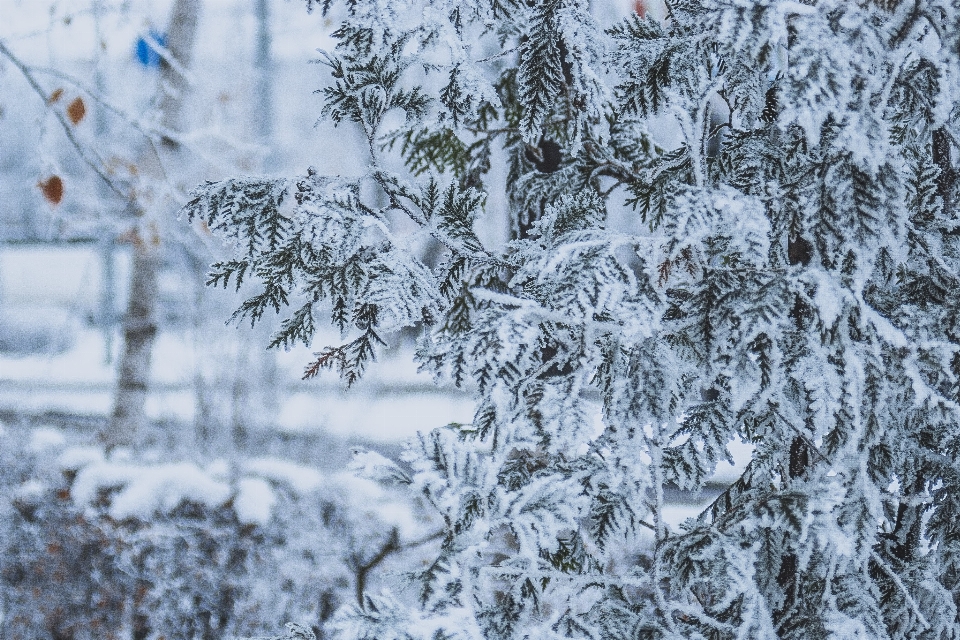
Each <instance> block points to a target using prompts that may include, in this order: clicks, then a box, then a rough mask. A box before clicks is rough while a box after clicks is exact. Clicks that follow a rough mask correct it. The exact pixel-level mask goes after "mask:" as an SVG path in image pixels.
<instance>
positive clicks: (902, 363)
mask: <svg viewBox="0 0 960 640" xmlns="http://www.w3.org/2000/svg"><path fill="white" fill-rule="evenodd" d="M308 4H309V5H319V6H321V7H322V10H323V11H342V12H343V14H342V15H343V16H344V21H343V23H342V24H341V26H340V28H339V29H338V30H337V32H336V34H335V37H336V39H337V46H336V50H335V51H332V52H328V53H327V54H325V61H326V64H327V65H328V67H329V70H330V73H331V75H332V78H333V82H332V84H331V85H329V86H328V87H327V88H325V89H323V94H324V96H325V99H326V102H325V106H324V109H323V112H324V114H325V115H326V116H327V117H329V118H331V119H332V120H333V121H335V122H337V123H341V124H345V125H353V126H357V127H358V128H359V129H360V130H361V131H362V133H363V135H364V137H365V139H366V141H367V143H368V151H369V166H368V168H367V171H366V172H364V173H363V174H362V175H356V176H324V175H319V174H318V173H317V172H316V171H314V170H309V171H307V173H306V175H303V176H299V177H296V178H292V179H267V178H234V179H230V180H225V181H221V182H216V183H208V184H205V185H202V186H200V187H198V188H197V189H196V190H195V191H194V193H193V197H192V199H191V201H190V202H189V203H188V204H187V205H186V207H185V209H184V211H185V213H186V215H187V216H188V217H190V218H193V219H197V218H199V219H202V220H203V221H204V222H205V223H206V224H207V225H208V226H209V227H210V228H211V229H213V230H214V231H217V232H220V233H221V234H222V235H223V236H224V237H225V238H226V239H227V240H228V241H230V242H232V243H233V245H234V247H235V249H236V252H235V255H234V256H233V257H232V259H230V260H226V261H223V262H221V263H218V264H216V265H214V267H213V272H212V274H211V283H212V284H214V285H224V286H227V285H230V284H239V283H240V281H247V282H248V283H249V282H251V281H252V282H253V283H255V284H256V285H257V286H258V287H259V289H258V291H257V292H256V294H255V295H253V296H252V297H250V298H249V299H248V300H247V301H246V302H245V303H244V304H242V306H241V307H240V308H239V309H238V311H237V312H236V315H237V317H239V318H242V319H250V320H252V321H254V322H256V321H257V320H259V319H260V318H261V317H262V315H263V314H264V313H265V312H269V311H276V312H279V313H281V314H283V316H284V322H283V325H282V328H281V330H280V331H279V332H278V333H277V334H276V336H275V337H274V339H273V341H272V344H273V346H289V345H291V344H293V343H301V342H302V343H304V344H307V345H309V344H311V343H312V340H313V338H314V335H315V329H316V325H317V323H319V322H321V320H322V319H324V318H325V317H326V318H328V319H329V320H330V321H331V322H332V323H333V324H334V325H335V326H337V327H339V329H340V330H341V332H342V333H343V339H342V344H336V345H332V346H328V347H325V348H322V349H321V350H319V351H318V352H317V353H316V355H315V359H314V361H313V362H312V363H310V364H309V365H308V366H307V368H306V370H305V377H311V376H314V375H316V374H317V373H318V372H319V371H321V370H323V369H331V370H334V371H336V372H338V373H339V374H340V376H341V377H342V378H343V379H344V380H345V381H346V382H347V383H348V384H349V383H352V382H354V381H356V380H357V379H358V378H359V377H360V376H361V375H362V374H363V372H364V370H365V368H366V367H367V366H369V365H370V363H371V362H373V360H374V359H375V356H376V353H377V352H378V350H379V349H380V348H381V346H382V345H383V343H385V342H386V341H387V340H389V339H390V336H391V335H392V334H393V332H395V331H397V330H400V329H402V328H404V327H415V328H417V329H419V330H420V331H422V340H421V343H420V351H419V360H420V362H421V363H422V364H423V366H424V367H425V368H426V369H429V370H432V371H434V372H436V373H437V375H438V376H441V377H446V378H448V379H451V380H452V381H453V382H455V383H456V384H458V385H462V386H464V387H466V388H468V389H471V390H474V391H475V393H476V402H477V411H476V416H475V419H474V421H473V423H472V424H469V425H462V424H454V425H451V426H449V427H446V428H441V429H437V430H434V431H432V432H429V433H424V434H423V435H421V436H419V437H418V438H417V439H416V440H415V441H414V442H412V443H411V445H410V447H409V449H408V452H407V459H408V461H409V462H410V464H411V465H412V466H413V468H414V470H415V474H414V475H413V477H412V478H410V479H409V484H410V486H411V488H412V490H414V491H415V492H416V493H417V494H419V495H421V496H423V497H424V498H425V499H426V500H428V501H429V502H430V503H431V504H433V505H434V507H435V508H436V509H437V510H438V511H439V512H440V513H441V514H442V515H443V518H444V522H445V525H446V527H445V538H444V540H443V544H442V547H441V551H440V554H439V556H438V558H437V559H436V561H435V562H434V563H433V564H431V565H429V566H428V568H427V569H426V570H424V571H421V572H419V574H418V576H419V578H420V581H419V582H420V592H421V596H422V597H421V602H420V607H416V608H410V607H408V606H406V605H404V604H403V603H401V602H399V601H398V600H397V599H395V598H393V597H392V596H390V595H389V594H386V595H384V596H383V597H378V598H375V599H371V600H370V601H369V602H368V603H367V605H366V606H362V607H361V606H353V607H349V608H345V609H344V610H342V611H341V613H340V614H339V615H338V618H337V625H338V629H340V631H341V632H342V634H343V636H342V637H344V638H346V639H350V640H354V639H357V640H359V639H361V638H363V639H368V638H381V639H383V638H404V639H406V638H417V639H420V638H422V639H424V640H426V639H427V638H432V639H439V638H443V639H445V640H452V639H453V638H457V639H464V640H466V639H468V638H469V639H480V638H485V639H487V640H491V639H497V640H500V639H503V640H507V639H518V640H519V639H520V638H531V639H532V638H565V637H573V638H671V639H679V638H711V639H721V638H722V639H727V638H730V639H732V638H756V639H760V638H763V639H773V638H796V639H806V638H844V639H853V638H896V639H901V638H954V637H957V636H958V635H960V619H958V614H957V607H958V604H960V579H958V576H960V535H958V534H960V529H958V527H960V518H958V516H960V501H958V496H960V475H958V471H957V465H956V462H955V461H956V460H957V458H958V456H960V384H958V381H960V302H958V300H960V299H958V297H957V295H956V292H957V291H958V290H960V245H958V238H960V234H958V233H957V231H958V228H960V225H958V218H957V211H958V209H957V206H956V205H957V202H958V199H957V196H958V194H957V180H956V168H955V163H954V160H953V158H954V157H955V156H956V153H957V146H958V140H960V3H958V2H957V0H903V1H899V2H897V1H892V2H891V1H884V2H881V1H879V0H873V1H871V0H862V1H852V0H804V1H803V2H797V1H792V0H756V1H750V0H667V2H666V3H665V5H666V8H667V11H666V15H664V16H662V17H661V18H662V19H655V18H654V17H647V18H645V19H644V18H641V17H640V16H637V15H631V16H629V17H627V18H625V19H623V20H619V21H618V22H616V23H615V24H612V25H611V26H610V27H609V28H607V29H604V28H603V27H602V26H601V24H600V23H599V20H598V19H597V17H596V16H595V14H594V13H592V8H593V7H596V6H597V5H598V4H599V3H591V2H587V1H586V0H543V1H538V2H519V1H514V0H489V1H487V0H476V1H468V2H460V1H451V0H406V1H400V2H383V1H380V0H358V1H355V2H346V3H343V5H344V6H343V8H342V9H341V8H340V3H337V2H332V1H324V2H322V3H321V2H313V0H308ZM652 15H653V14H652V13H651V14H650V16H652ZM664 123H668V126H667V128H668V129H669V130H668V131H663V130H659V129H658V128H659V127H663V126H664ZM504 157H505V159H506V164H507V166H506V171H505V172H500V174H501V175H502V174H503V173H506V176H507V180H506V196H507V200H508V203H507V204H508V206H509V210H510V220H509V223H508V224H509V226H510V227H511V229H512V231H513V237H514V241H513V242H511V243H509V244H508V246H506V247H497V246H488V245H485V244H484V242H483V241H481V234H478V232H477V229H478V225H480V224H483V223H484V216H485V214H486V211H485V201H486V200H487V199H488V198H489V199H490V200H495V201H502V198H500V197H499V196H501V195H502V194H499V193H496V192H495V191H494V189H496V188H497V187H496V184H497V183H496V180H495V179H493V176H495V175H496V174H497V173H498V172H494V171H491V167H492V166H493V163H494V162H496V161H497V159H498V158H504ZM398 161H402V162H403V163H404V164H405V166H406V169H407V171H405V172H402V171H399V169H398V167H399V162H398ZM624 202H626V204H627V205H630V206H631V207H632V209H631V210H630V211H626V212H625V211H623V210H622V209H621V207H622V205H623V203H624ZM423 236H431V237H433V238H434V239H435V241H436V242H437V243H439V244H440V245H441V246H442V247H443V253H444V255H443V258H442V260H441V261H440V262H439V264H437V265H436V266H435V267H433V266H430V265H428V264H426V263H425V262H424V261H422V260H421V259H420V258H419V257H418V256H417V255H416V253H415V251H413V250H411V247H415V246H417V243H418V242H419V241H420V239H421V238H422V237H423ZM424 426H425V428H429V427H430V426H431V425H424ZM737 439H742V440H743V441H745V442H747V443H749V444H751V445H752V446H753V453H752V458H751V460H750V463H749V465H748V466H747V467H746V470H745V471H744V473H743V474H742V476H741V477H740V478H739V479H738V480H737V481H736V482H735V483H733V484H732V485H731V486H730V487H729V488H728V489H727V490H726V491H724V492H723V494H722V495H721V496H720V497H719V498H718V499H717V500H716V502H715V503H714V504H713V505H711V506H710V507H709V508H708V509H706V510H705V511H704V512H703V513H702V514H700V515H699V517H697V518H695V519H692V520H690V521H689V522H687V524H686V525H685V526H684V527H682V528H680V529H673V528H670V527H668V526H667V524H666V522H665V519H664V506H665V503H664V494H665V491H666V490H668V489H671V488H681V489H692V490H695V489H697V488H699V487H701V486H702V485H703V483H704V481H705V480H706V479H707V478H708V477H709V476H710V474H711V473H712V471H713V469H714V468H715V467H716V465H717V464H718V462H720V461H722V460H724V459H725V458H727V457H728V450H727V444H728V443H730V442H732V441H734V440H737Z"/></svg>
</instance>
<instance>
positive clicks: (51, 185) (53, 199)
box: [37, 176, 63, 206]
mask: <svg viewBox="0 0 960 640" xmlns="http://www.w3.org/2000/svg"><path fill="white" fill-rule="evenodd" d="M37 186H38V187H40V191H41V193H43V197H44V198H45V199H46V201H47V202H49V203H50V204H52V205H54V206H56V205H58V204H60V202H61V201H62V200H63V180H61V179H60V176H50V177H49V178H47V179H46V180H44V181H43V182H40V183H38V184H37Z"/></svg>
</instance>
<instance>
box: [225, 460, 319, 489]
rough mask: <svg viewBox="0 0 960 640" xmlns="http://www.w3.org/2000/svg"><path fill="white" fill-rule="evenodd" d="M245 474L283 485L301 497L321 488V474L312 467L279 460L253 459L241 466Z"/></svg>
mask: <svg viewBox="0 0 960 640" xmlns="http://www.w3.org/2000/svg"><path fill="white" fill-rule="evenodd" d="M242 468H243V470H244V471H245V472H246V473H249V474H253V475H256V476H260V477H261V478H265V479H267V480H270V481H272V482H276V483H278V484H283V485H286V486H288V487H290V488H291V489H293V490H294V491H295V492H296V493H297V494H299V495H301V496H303V495H306V494H309V493H312V492H314V491H317V490H318V489H319V488H320V487H321V486H323V474H321V473H320V472H319V471H317V470H316V469H314V468H312V467H307V466H304V465H300V464H296V463H294V462H289V461H287V460H281V459H280V458H255V459H253V460H247V461H245V462H244V463H243V465H242Z"/></svg>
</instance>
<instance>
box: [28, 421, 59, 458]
mask: <svg viewBox="0 0 960 640" xmlns="http://www.w3.org/2000/svg"><path fill="white" fill-rule="evenodd" d="M66 443H67V437H66V436H65V435H63V432H62V431H60V430H59V429H55V428H53V427H37V428H36V429H34V430H33V433H31V434H30V449H31V450H33V451H35V452H37V453H39V452H41V451H47V450H49V449H57V448H59V447H62V446H63V445H65V444H66Z"/></svg>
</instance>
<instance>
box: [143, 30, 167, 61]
mask: <svg viewBox="0 0 960 640" xmlns="http://www.w3.org/2000/svg"><path fill="white" fill-rule="evenodd" d="M150 38H151V39H153V40H154V41H155V42H156V43H157V44H159V45H160V46H161V47H166V46H167V36H166V34H163V33H160V32H159V31H154V30H153V29H151V30H150ZM160 60H161V58H160V54H159V53H157V52H156V51H155V50H154V48H153V47H152V46H150V43H148V42H147V40H146V38H137V61H138V62H139V63H140V64H142V65H143V66H145V67H147V68H148V69H154V68H157V67H159V66H160Z"/></svg>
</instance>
